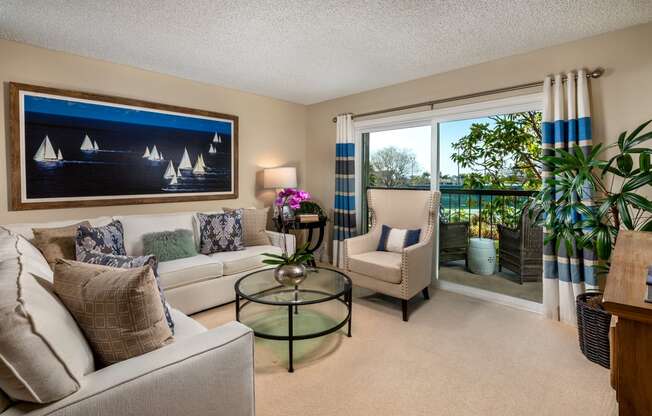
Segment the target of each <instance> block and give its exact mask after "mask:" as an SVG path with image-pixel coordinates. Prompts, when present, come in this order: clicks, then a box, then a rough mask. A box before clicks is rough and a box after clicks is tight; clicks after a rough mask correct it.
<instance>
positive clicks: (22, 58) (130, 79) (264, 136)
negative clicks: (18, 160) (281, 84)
mask: <svg viewBox="0 0 652 416" xmlns="http://www.w3.org/2000/svg"><path fill="white" fill-rule="evenodd" d="M0 81H2V83H3V85H2V87H3V93H4V97H3V98H4V99H3V100H2V102H1V103H0V118H2V120H3V122H4V123H3V126H4V128H3V129H0V163H1V164H2V167H1V168H0V224H6V223H13V222H33V221H49V220H57V219H68V218H86V217H93V216H99V215H109V214H130V213H149V212H174V211H184V210H209V209H211V208H213V207H220V206H251V205H257V206H262V205H265V204H269V201H270V200H271V197H272V196H273V191H272V192H271V193H270V192H269V191H261V190H260V188H259V187H257V186H256V174H257V172H259V171H260V170H261V169H262V168H263V167H270V166H279V165H282V164H286V163H287V164H296V165H297V166H298V167H299V177H300V180H301V179H302V178H304V175H303V170H304V168H305V163H304V159H305V135H306V124H305V123H306V107H305V106H303V105H298V104H292V103H288V102H284V101H280V100H275V99H271V98H266V97H261V96H257V95H255V94H249V93H244V92H240V91H235V90H231V89H227V88H221V87H217V86H213V85H208V84H203V83H199V82H194V81H188V80H184V79H180V78H176V77H172V76H167V75H162V74H158V73H155V72H150V71H144V70H140V69H136V68H132V67H128V66H124V65H116V64H111V63H107V62H103V61H99V60H95V59H87V58H82V57H79V56H76V55H71V54H67V53H61V52H55V51H51V50H46V49H41V48H36V47H32V46H28V45H24V44H20V43H15V42H8V41H2V40H0ZM9 81H16V82H24V83H30V84H37V85H43V86H48V87H57V88H66V89H72V90H80V91H87V92H93V93H100V94H108V95H116V96H122V97H128V98H135V99H141V100H147V101H154V102H160V103H165V104H173V105H179V106H185V107H193V108H199V109H204V110H211V111H218V112H222V113H227V114H235V115H237V116H239V117H240V132H239V133H240V151H239V157H240V168H239V170H240V172H239V173H240V198H239V199H238V200H227V201H207V202H188V203H167V204H146V205H125V206H112V207H98V208H83V209H82V208H80V209H57V210H47V211H19V212H10V211H8V205H9V202H8V200H9V198H8V195H7V189H8V188H7V171H8V169H7V168H6V165H7V162H8V159H7V151H8V143H7V137H8V133H9V125H8V121H7V114H8V108H7V105H8V85H7V83H8V82H9ZM304 183H305V182H304Z"/></svg>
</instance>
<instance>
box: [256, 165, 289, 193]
mask: <svg viewBox="0 0 652 416" xmlns="http://www.w3.org/2000/svg"><path fill="white" fill-rule="evenodd" d="M263 186H264V187H265V188H274V189H280V188H296V187H297V169H296V168H293V167H281V168H270V169H265V170H264V172H263Z"/></svg>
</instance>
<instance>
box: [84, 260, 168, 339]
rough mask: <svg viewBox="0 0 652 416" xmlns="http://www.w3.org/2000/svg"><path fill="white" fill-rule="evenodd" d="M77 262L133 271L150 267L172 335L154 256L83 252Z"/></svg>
mask: <svg viewBox="0 0 652 416" xmlns="http://www.w3.org/2000/svg"><path fill="white" fill-rule="evenodd" d="M77 260H79V261H81V262H83V263H88V264H99V265H101V266H109V267H116V268H119V269H133V268H135V267H143V266H150V267H151V268H152V271H153V272H154V277H156V286H157V287H158V292H159V294H160V296H161V302H162V303H163V311H164V312H165V320H166V321H167V323H168V326H169V327H170V330H171V331H172V333H173V334H174V321H173V320H172V315H171V314H170V308H168V304H167V302H166V301H165V295H164V294H163V289H161V281H160V279H159V276H158V261H157V260H156V257H155V256H152V255H149V256H138V257H131V256H116V255H113V254H103V253H100V252H99V251H88V250H86V251H84V252H82V253H81V254H80V256H79V257H78V258H77Z"/></svg>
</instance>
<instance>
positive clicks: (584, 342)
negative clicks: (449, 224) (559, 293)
mask: <svg viewBox="0 0 652 416" xmlns="http://www.w3.org/2000/svg"><path fill="white" fill-rule="evenodd" d="M650 122H652V120H650V121H647V122H645V123H643V124H641V125H640V126H638V127H637V128H636V129H634V131H632V132H631V133H630V134H628V133H627V132H626V131H625V132H623V133H621V134H620V136H619V137H618V140H617V142H616V143H614V144H612V145H609V146H602V145H601V144H598V145H597V146H595V147H594V148H593V149H592V150H591V151H590V152H589V153H588V154H584V152H583V151H582V149H581V148H580V147H579V146H577V145H575V146H573V148H572V149H571V151H565V150H562V149H556V151H555V154H554V155H553V156H544V157H543V158H542V160H543V162H544V163H546V164H547V166H548V167H549V168H550V169H551V170H552V175H553V176H552V177H551V178H547V179H546V180H544V182H543V187H542V189H541V190H540V191H539V192H538V193H537V194H536V195H534V197H533V199H532V201H531V202H532V203H531V204H530V207H529V215H530V216H532V217H535V218H536V219H537V223H538V224H539V225H542V226H544V227H546V229H547V235H546V237H545V241H544V242H545V243H546V244H547V243H549V242H551V241H554V242H555V252H559V248H560V245H561V244H564V245H565V247H566V251H567V253H568V254H569V255H571V254H573V253H574V251H575V250H576V249H585V248H590V249H593V250H594V252H595V255H596V259H597V261H598V262H597V265H596V271H597V272H598V273H599V274H601V275H604V274H605V273H606V272H608V270H609V267H610V258H611V253H612V251H613V248H614V246H615V244H616V239H617V238H618V231H619V230H620V229H627V230H636V231H652V201H650V200H649V199H647V198H645V197H644V196H642V195H641V193H642V192H645V191H646V189H645V188H646V187H650V185H652V170H651V169H650V155H651V154H652V149H651V148H646V147H643V146H642V144H643V143H645V142H647V141H649V140H651V139H652V132H647V133H643V130H644V129H645V128H646V127H647V126H648V125H649V124H650ZM609 149H616V152H615V154H614V155H613V156H612V157H610V158H609V159H607V160H604V159H602V158H601V155H603V154H604V153H606V152H607V151H608V150H609ZM634 155H638V163H637V164H636V165H635V163H634V157H633V156H634ZM576 302H577V328H578V333H579V341H580V349H581V350H582V353H583V354H584V355H585V356H586V357H587V358H588V359H589V360H591V361H593V362H595V363H598V364H600V365H602V366H603V367H606V368H609V356H610V348H609V327H610V323H611V315H610V314H609V313H608V312H607V311H605V310H604V308H603V307H602V293H600V292H599V291H595V292H587V293H583V294H580V295H579V296H578V297H577V300H576Z"/></svg>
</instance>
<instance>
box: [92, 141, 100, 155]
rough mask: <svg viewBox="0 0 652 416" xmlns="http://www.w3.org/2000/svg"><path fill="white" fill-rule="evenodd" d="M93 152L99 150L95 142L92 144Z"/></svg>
mask: <svg viewBox="0 0 652 416" xmlns="http://www.w3.org/2000/svg"><path fill="white" fill-rule="evenodd" d="M93 150H95V151H96V152H97V151H98V150H100V146H98V145H97V142H96V141H94V142H93Z"/></svg>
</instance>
